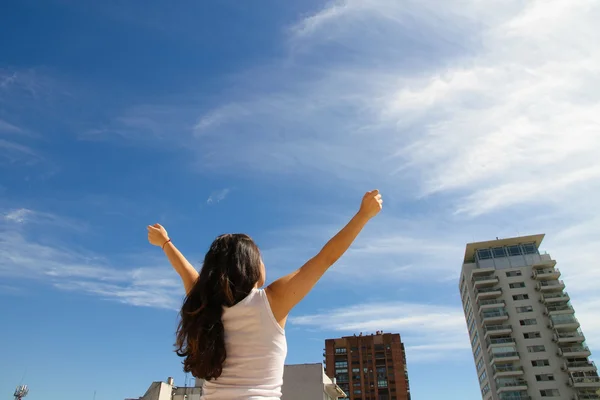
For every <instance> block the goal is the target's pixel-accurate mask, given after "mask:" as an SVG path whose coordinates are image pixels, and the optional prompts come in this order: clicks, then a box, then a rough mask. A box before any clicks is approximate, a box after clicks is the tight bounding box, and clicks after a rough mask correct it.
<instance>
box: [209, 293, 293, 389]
mask: <svg viewBox="0 0 600 400" xmlns="http://www.w3.org/2000/svg"><path fill="white" fill-rule="evenodd" d="M223 326H224V327H225V349H226V351H227V358H226V360H225V363H224V364H223V373H222V374H221V376H220V377H219V378H217V379H216V380H214V379H213V380H211V381H204V384H203V385H202V393H203V394H202V398H201V400H234V399H235V400H267V399H268V400H278V399H279V398H281V385H282V384H283V365H284V363H285V357H286V355H287V342H286V340H285V331H284V330H283V328H281V326H280V325H279V324H278V323H277V321H276V320H275V317H274V316H273V312H272V311H271V307H270V305H269V300H268V299H267V294H266V293H265V291H264V290H263V289H253V290H252V292H250V294H249V295H248V296H247V297H246V298H245V299H244V300H242V301H240V302H239V303H238V304H236V305H235V306H233V307H230V308H225V309H224V310H223Z"/></svg>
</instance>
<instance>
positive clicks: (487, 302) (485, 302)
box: [479, 299, 505, 307]
mask: <svg viewBox="0 0 600 400" xmlns="http://www.w3.org/2000/svg"><path fill="white" fill-rule="evenodd" d="M494 304H498V305H499V306H504V305H505V303H504V300H498V299H488V300H481V301H480V302H479V307H481V306H490V305H494Z"/></svg>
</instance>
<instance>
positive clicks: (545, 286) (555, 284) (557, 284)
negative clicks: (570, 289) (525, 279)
mask: <svg viewBox="0 0 600 400" xmlns="http://www.w3.org/2000/svg"><path fill="white" fill-rule="evenodd" d="M564 288H565V283H564V282H563V281H559V280H556V281H541V282H538V284H537V290H541V291H556V290H563V289H564Z"/></svg>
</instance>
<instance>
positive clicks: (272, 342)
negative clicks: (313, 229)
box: [148, 190, 382, 400]
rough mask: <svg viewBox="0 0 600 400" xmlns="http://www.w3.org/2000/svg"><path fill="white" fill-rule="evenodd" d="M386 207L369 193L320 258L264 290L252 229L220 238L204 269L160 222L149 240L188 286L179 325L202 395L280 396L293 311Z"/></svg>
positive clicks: (248, 399)
mask: <svg viewBox="0 0 600 400" xmlns="http://www.w3.org/2000/svg"><path fill="white" fill-rule="evenodd" d="M381 207H382V200H381V195H380V194H379V191H377V190H373V191H371V192H367V193H366V194H365V195H364V196H363V199H362V202H361V206H360V209H359V211H358V213H356V214H355V215H354V216H353V217H352V219H350V221H349V222H348V224H346V226H344V228H342V229H341V230H340V231H339V232H338V233H337V234H336V235H335V236H334V237H333V238H331V240H329V241H328V242H327V244H326V245H325V246H323V248H322V249H321V251H319V253H318V254H317V255H315V256H314V257H313V258H311V259H310V260H308V261H307V262H306V263H305V264H304V265H303V266H302V267H300V268H298V269H297V270H295V271H294V272H291V273H289V274H287V275H285V276H283V277H281V278H279V279H277V280H275V281H274V282H272V283H271V284H270V285H269V286H268V287H267V288H266V289H265V290H262V289H258V288H259V287H262V286H263V285H264V284H265V281H266V272H265V266H264V263H263V261H262V257H261V255H260V250H259V249H258V247H257V246H256V244H255V243H254V241H253V240H252V239H251V238H250V237H249V236H248V235H245V234H224V235H220V236H219V237H217V238H216V239H215V240H214V241H213V243H212V244H211V246H210V248H209V250H208V252H207V253H206V255H205V257H204V263H203V265H202V269H201V271H200V273H198V272H197V271H196V270H195V269H194V267H193V266H192V265H191V264H190V263H189V262H188V261H187V260H186V259H185V257H184V256H183V254H181V253H180V252H179V250H177V248H176V247H175V246H174V245H173V243H172V242H171V239H170V238H169V236H168V234H167V231H166V230H165V229H164V228H163V227H162V226H161V225H159V224H155V225H153V226H148V240H149V241H150V243H152V244H153V245H155V246H160V247H162V249H163V250H164V251H165V254H166V255H167V257H168V258H169V261H170V262H171V264H172V265H173V268H175V270H176V271H177V272H178V273H179V275H180V276H181V279H182V281H183V285H184V287H185V291H186V294H187V296H186V299H185V301H184V303H183V306H182V307H181V320H180V322H179V326H178V328H177V340H176V343H175V345H176V347H177V350H176V352H177V355H179V356H180V357H184V358H185V359H184V361H183V370H184V371H185V372H191V373H192V374H193V375H194V376H195V377H198V378H203V379H205V383H204V393H203V400H233V399H236V400H259V399H262V400H276V399H279V398H280V397H281V386H282V384H283V365H284V362H285V357H286V355H287V344H286V340H285V333H284V330H283V327H284V326H285V324H286V321H287V317H288V315H289V313H290V311H291V310H292V309H293V308H294V307H295V306H296V305H297V304H298V303H299V302H300V301H301V300H302V299H303V298H304V297H305V296H306V295H307V294H308V293H309V292H310V291H311V290H312V288H313V287H314V285H315V284H316V283H317V281H318V280H319V279H320V278H321V277H322V276H323V274H324V273H325V271H327V269H328V268H329V267H330V266H331V265H333V264H334V263H335V262H336V261H337V260H338V259H339V258H340V257H341V256H342V254H344V252H345V251H346V250H347V249H348V248H349V247H350V245H351V244H352V242H353V241H354V239H355V238H356V236H357V235H358V234H359V233H360V231H361V230H362V229H363V227H364V226H365V224H366V223H367V222H368V221H369V220H370V219H371V218H373V217H374V216H375V215H376V214H377V213H379V211H380V210H381Z"/></svg>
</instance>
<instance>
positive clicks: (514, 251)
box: [506, 245, 521, 256]
mask: <svg viewBox="0 0 600 400" xmlns="http://www.w3.org/2000/svg"><path fill="white" fill-rule="evenodd" d="M506 250H507V252H508V255H509V256H520V255H521V246H519V245H514V246H508V247H507V248H506Z"/></svg>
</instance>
